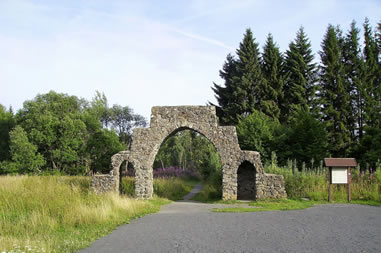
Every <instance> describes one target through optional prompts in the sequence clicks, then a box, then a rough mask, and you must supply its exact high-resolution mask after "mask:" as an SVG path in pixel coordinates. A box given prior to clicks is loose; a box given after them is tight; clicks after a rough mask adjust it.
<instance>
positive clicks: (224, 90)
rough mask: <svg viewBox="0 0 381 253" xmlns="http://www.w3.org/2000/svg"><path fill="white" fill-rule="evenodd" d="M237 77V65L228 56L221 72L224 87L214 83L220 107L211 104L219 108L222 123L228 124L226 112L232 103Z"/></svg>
mask: <svg viewBox="0 0 381 253" xmlns="http://www.w3.org/2000/svg"><path fill="white" fill-rule="evenodd" d="M236 75H237V64H236V61H235V59H234V56H233V55H231V54H228V55H227V57H226V61H225V63H224V65H223V66H222V70H220V77H221V78H222V79H223V80H224V81H225V83H224V85H218V84H216V83H213V87H212V90H213V91H214V93H215V95H214V97H215V98H216V100H217V102H218V106H217V105H215V104H213V103H209V104H211V105H214V106H217V109H218V112H219V117H220V119H221V123H223V124H224V123H228V119H227V115H225V114H224V110H223V109H225V108H226V107H227V106H228V104H230V101H231V94H232V90H233V81H232V80H233V77H234V76H236Z"/></svg>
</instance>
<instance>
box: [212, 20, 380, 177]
mask: <svg viewBox="0 0 381 253" xmlns="http://www.w3.org/2000/svg"><path fill="white" fill-rule="evenodd" d="M360 41H361V33H360V29H359V28H358V27H357V25H356V23H355V22H354V21H353V22H352V23H351V25H350V27H349V29H348V31H347V32H345V33H344V32H343V31H342V29H341V28H340V27H339V26H333V25H328V27H327V30H326V32H325V35H324V38H323V39H322V42H321V50H320V52H319V56H320V62H319V63H318V62H317V59H315V56H314V54H313V52H312V48H311V43H310V41H309V38H308V36H307V34H306V33H305V31H304V29H303V27H301V28H300V29H299V30H298V32H297V34H296V38H295V39H294V40H293V41H292V42H291V43H290V44H289V47H288V49H287V50H286V52H284V53H282V52H281V51H280V49H279V47H278V46H277V44H276V42H275V41H274V39H273V36H272V35H271V34H269V35H268V37H267V40H266V42H265V45H264V46H263V49H262V51H260V49H259V45H258V43H257V42H256V41H255V38H254V35H253V32H252V31H251V29H247V30H246V32H245V34H244V37H243V40H242V42H241V43H240V44H239V48H238V49H237V50H236V54H235V55H233V54H228V55H227V57H226V61H225V63H224V64H223V67H222V70H221V71H220V76H221V78H222V79H223V81H224V83H223V84H222V85H219V84H216V83H214V84H213V87H212V89H213V91H214V93H215V97H216V99H217V102H218V105H216V106H218V114H219V118H220V122H221V123H222V124H226V125H236V126H237V133H238V138H239V141H240V145H241V147H242V148H245V149H252V150H258V151H260V152H261V154H262V157H263V159H264V160H265V161H266V160H267V161H268V160H270V159H271V152H272V151H275V152H276V154H277V156H278V159H279V162H281V163H283V164H285V163H286V162H287V160H288V159H291V160H294V159H296V160H297V161H298V162H299V166H301V163H304V164H307V165H309V166H310V167H313V166H314V163H315V164H317V163H318V162H320V161H321V160H322V159H323V158H324V157H326V156H332V157H349V156H354V157H356V158H357V159H358V160H359V161H360V162H361V164H362V167H363V168H372V169H375V168H376V167H377V166H378V165H379V164H380V159H381V128H380V127H381V85H380V84H381V23H379V24H378V26H377V29H373V28H372V26H371V25H370V23H369V20H368V19H366V20H365V22H364V24H363V45H362V43H361V42H360Z"/></svg>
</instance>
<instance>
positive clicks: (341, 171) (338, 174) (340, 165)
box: [324, 158, 357, 202]
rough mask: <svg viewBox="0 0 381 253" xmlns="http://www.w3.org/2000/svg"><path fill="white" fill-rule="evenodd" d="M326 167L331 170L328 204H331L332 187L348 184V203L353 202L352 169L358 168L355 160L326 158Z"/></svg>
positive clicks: (329, 173)
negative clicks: (333, 185)
mask: <svg viewBox="0 0 381 253" xmlns="http://www.w3.org/2000/svg"><path fill="white" fill-rule="evenodd" d="M324 163H325V166H327V167H328V168H329V172H328V178H329V184H328V202H331V185H332V184H346V185H347V189H348V202H350V201H351V167H356V166H357V162H356V159H355V158H324Z"/></svg>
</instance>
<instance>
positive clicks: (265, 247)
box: [81, 201, 381, 253]
mask: <svg viewBox="0 0 381 253" xmlns="http://www.w3.org/2000/svg"><path fill="white" fill-rule="evenodd" d="M221 206H222V205H210V204H200V203H194V202H189V201H188V202H187V201H183V202H175V203H172V204H170V205H167V206H163V207H162V209H161V211H160V212H159V213H156V214H151V215H147V216H145V217H143V218H140V219H136V220H133V221H132V222H131V223H130V224H127V225H124V226H121V227H119V228H118V229H116V230H115V231H113V232H112V233H111V234H110V235H108V236H106V237H104V238H101V239H99V240H97V241H96V242H94V243H93V245H92V246H91V247H90V248H87V249H85V250H82V251H81V252H102V253H106V252H381V207H372V206H363V205H346V204H332V205H321V206H315V207H312V208H309V209H305V210H295V211H269V212H254V213H213V212H211V211H209V209H210V208H213V207H221Z"/></svg>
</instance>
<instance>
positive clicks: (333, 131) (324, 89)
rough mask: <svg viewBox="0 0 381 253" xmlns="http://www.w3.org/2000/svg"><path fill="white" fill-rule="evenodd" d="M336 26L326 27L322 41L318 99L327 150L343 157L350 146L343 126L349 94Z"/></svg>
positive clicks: (348, 134) (344, 124) (348, 136)
mask: <svg viewBox="0 0 381 253" xmlns="http://www.w3.org/2000/svg"><path fill="white" fill-rule="evenodd" d="M339 36H340V34H339V32H338V29H335V27H333V26H332V25H329V26H328V29H327V32H326V34H325V36H324V39H323V42H322V51H321V52H320V57H321V72H320V92H319V95H320V102H321V110H322V119H323V122H324V123H325V125H326V131H327V134H328V142H329V146H328V147H329V149H330V153H331V154H332V155H333V156H338V157H340V156H346V155H347V152H348V147H349V145H350V132H349V129H348V128H347V117H348V113H350V112H348V111H347V104H348V103H349V94H348V93H347V91H346V86H345V81H344V80H345V70H344V63H343V56H342V45H341V38H340V37H339Z"/></svg>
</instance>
